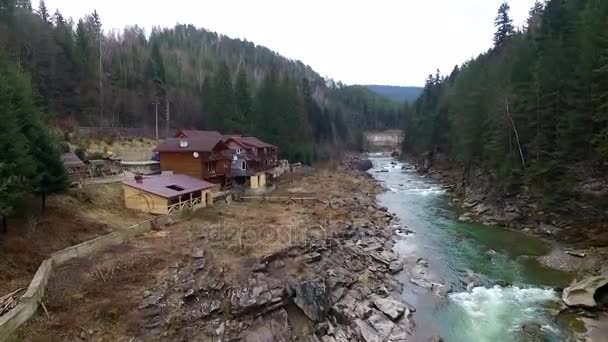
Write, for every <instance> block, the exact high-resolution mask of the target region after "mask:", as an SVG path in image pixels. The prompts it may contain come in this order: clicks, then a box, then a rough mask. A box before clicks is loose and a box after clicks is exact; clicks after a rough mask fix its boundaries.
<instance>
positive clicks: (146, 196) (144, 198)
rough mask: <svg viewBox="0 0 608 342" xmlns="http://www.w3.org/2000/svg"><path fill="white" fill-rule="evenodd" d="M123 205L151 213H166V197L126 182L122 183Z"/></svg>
mask: <svg viewBox="0 0 608 342" xmlns="http://www.w3.org/2000/svg"><path fill="white" fill-rule="evenodd" d="M122 189H123V193H124V198H125V207H127V208H129V209H135V210H140V211H143V212H146V213H151V214H160V215H163V214H168V208H167V199H166V198H163V197H160V196H158V195H155V194H151V193H149V192H145V191H143V190H139V189H136V188H134V187H131V186H128V185H126V184H123V185H122Z"/></svg>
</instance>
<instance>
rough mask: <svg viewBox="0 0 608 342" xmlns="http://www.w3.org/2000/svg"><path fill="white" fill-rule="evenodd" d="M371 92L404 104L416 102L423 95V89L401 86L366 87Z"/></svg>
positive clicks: (374, 85)
mask: <svg viewBox="0 0 608 342" xmlns="http://www.w3.org/2000/svg"><path fill="white" fill-rule="evenodd" d="M365 87H367V88H368V89H369V90H371V91H373V92H374V93H376V94H378V95H381V96H384V97H385V98H387V99H389V100H392V101H395V102H399V103H403V102H406V101H407V102H410V103H411V102H414V101H416V99H417V98H418V96H420V94H422V89H423V88H422V87H400V86H388V85H376V84H372V85H366V86H365Z"/></svg>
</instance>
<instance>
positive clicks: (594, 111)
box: [403, 0, 608, 219]
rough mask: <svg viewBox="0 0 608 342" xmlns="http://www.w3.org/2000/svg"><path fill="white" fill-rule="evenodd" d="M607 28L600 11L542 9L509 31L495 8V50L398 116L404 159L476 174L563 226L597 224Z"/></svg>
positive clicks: (437, 82)
mask: <svg viewBox="0 0 608 342" xmlns="http://www.w3.org/2000/svg"><path fill="white" fill-rule="evenodd" d="M607 19H608V2H596V1H587V0H573V1H566V2H564V1H560V0H550V1H548V2H546V4H543V3H540V2H537V3H536V5H535V6H534V7H533V8H532V9H531V10H530V16H529V18H528V20H527V24H526V26H525V27H524V28H522V29H515V28H514V27H513V25H512V20H511V19H510V17H509V6H508V5H507V4H503V5H502V6H501V7H500V10H499V12H498V15H497V17H496V19H495V26H496V33H495V34H494V46H493V47H492V48H490V49H489V50H488V51H487V52H486V53H483V54H481V55H479V56H478V57H477V58H475V59H471V60H468V61H466V62H464V63H463V64H462V65H461V66H460V67H457V68H455V69H454V70H453V71H452V72H451V74H450V75H449V76H443V75H440V74H436V75H434V76H430V77H429V78H428V79H427V81H426V85H425V88H424V92H423V94H422V95H421V96H420V97H419V98H418V100H417V101H416V102H415V103H414V105H413V106H412V107H411V108H408V109H407V114H406V115H405V116H404V121H403V123H404V127H403V129H404V131H406V132H408V133H409V134H407V135H406V138H405V141H404V150H405V152H408V153H412V154H415V155H419V156H426V157H432V156H436V157H438V158H436V159H437V160H444V161H446V160H447V161H449V164H450V165H451V167H452V168H457V167H462V169H463V173H464V174H463V177H461V178H464V177H466V176H468V177H469V178H470V181H471V182H473V183H474V182H475V181H478V180H479V179H480V177H479V174H480V173H481V172H482V171H479V172H476V171H475V170H476V169H482V170H485V171H487V172H488V174H489V175H490V176H491V177H489V178H490V179H489V183H490V184H491V186H492V188H493V190H495V191H496V192H497V193H499V194H504V195H505V196H508V195H510V196H513V195H514V194H516V193H521V194H522V196H523V197H525V196H531V197H532V198H534V199H537V200H538V201H539V202H541V205H542V208H543V209H547V210H545V211H548V210H552V211H558V210H563V211H565V212H568V213H569V219H570V218H574V217H577V218H581V219H592V218H593V219H599V218H601V217H603V216H605V215H606V214H607V213H608V212H606V211H605V208H606V204H607V202H606V194H607V193H608V186H607V185H606V184H608V183H607V180H606V175H607V174H608V172H607V171H608V169H607V167H608V116H607V114H606V113H607V111H606V108H608V96H607V94H608V82H606V80H607V78H606V76H607V75H608V73H607V72H608V58H607V57H608V53H607V51H608V40H606V39H604V38H605V36H606V33H607V32H608V31H606V25H605V22H606V20H607ZM488 20H491V18H488ZM428 162H429V161H427V165H429V163H428ZM466 184H467V185H468V186H471V183H466ZM484 196H485V193H484ZM517 197H518V198H520V196H517Z"/></svg>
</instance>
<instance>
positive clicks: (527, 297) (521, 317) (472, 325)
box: [450, 286, 559, 341]
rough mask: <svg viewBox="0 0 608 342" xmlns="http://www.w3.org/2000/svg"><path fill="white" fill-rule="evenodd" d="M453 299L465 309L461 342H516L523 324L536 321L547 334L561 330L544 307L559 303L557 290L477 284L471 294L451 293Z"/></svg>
mask: <svg viewBox="0 0 608 342" xmlns="http://www.w3.org/2000/svg"><path fill="white" fill-rule="evenodd" d="M450 300H451V301H452V302H453V303H455V304H456V305H457V306H458V308H459V309H461V310H462V312H463V314H464V315H463V316H462V323H463V324H464V325H465V326H466V327H467V329H466V330H463V331H461V334H464V336H459V340H461V341H514V340H520V337H521V336H518V333H519V331H520V330H521V327H522V325H523V324H527V323H529V322H535V323H536V324H539V325H541V326H542V327H543V330H545V333H546V334H551V333H553V334H555V333H557V332H558V329H556V328H555V327H554V326H552V324H551V322H550V321H548V320H547V319H544V318H543V315H544V307H545V305H547V304H548V303H551V302H557V301H558V300H559V297H558V296H557V293H556V292H555V291H554V290H550V289H541V288H519V287H516V286H512V287H506V288H503V287H500V286H494V287H492V288H485V287H476V288H474V289H473V290H472V291H471V292H470V293H469V292H460V293H455V294H451V295H450Z"/></svg>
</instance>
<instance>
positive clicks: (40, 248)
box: [0, 184, 147, 295]
mask: <svg viewBox="0 0 608 342" xmlns="http://www.w3.org/2000/svg"><path fill="white" fill-rule="evenodd" d="M121 203H122V195H121V188H120V185H118V184H112V185H100V186H89V187H85V188H83V189H71V190H69V191H68V192H67V193H65V194H60V195H54V196H50V197H49V199H48V203H47V208H46V210H45V211H44V213H42V214H41V213H39V212H38V206H39V205H40V203H39V201H38V200H36V199H32V203H30V205H29V206H30V207H31V208H29V209H28V210H25V212H24V213H23V214H22V215H20V216H21V217H19V218H15V219H12V220H10V221H9V232H8V234H7V235H0V259H1V260H2V261H3V262H1V263H0V295H1V294H5V293H9V292H12V291H14V290H16V289H18V288H22V287H27V286H28V284H29V282H30V280H31V278H32V276H33V275H34V273H35V272H36V270H37V269H38V266H40V263H41V262H42V261H43V260H44V259H46V258H48V257H49V256H50V255H51V254H52V253H54V252H56V251H59V250H61V249H64V248H66V247H69V246H72V245H75V244H78V243H80V242H83V241H86V240H89V239H92V238H94V237H97V236H101V235H104V234H107V233H109V232H112V231H114V230H116V229H120V228H124V227H126V226H128V225H131V224H135V223H137V222H141V221H143V220H145V219H146V218H147V216H146V215H143V214H140V213H136V212H131V211H127V210H126V209H124V208H123V207H122V205H121Z"/></svg>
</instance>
